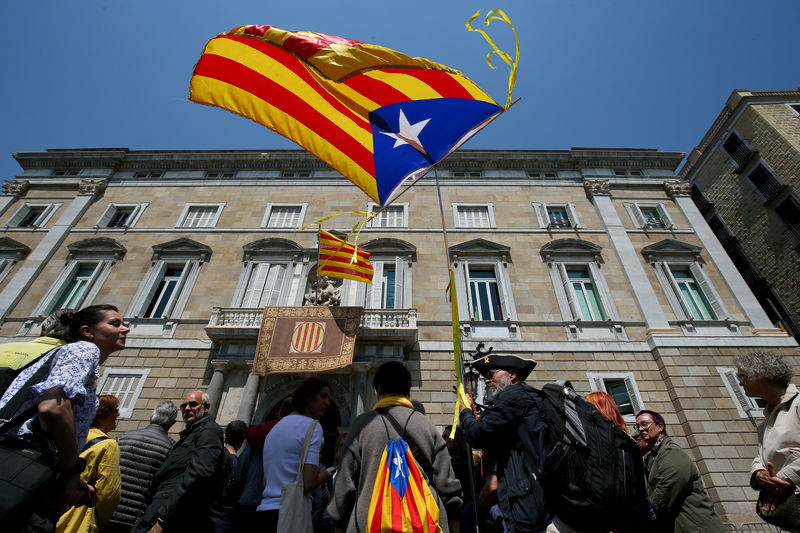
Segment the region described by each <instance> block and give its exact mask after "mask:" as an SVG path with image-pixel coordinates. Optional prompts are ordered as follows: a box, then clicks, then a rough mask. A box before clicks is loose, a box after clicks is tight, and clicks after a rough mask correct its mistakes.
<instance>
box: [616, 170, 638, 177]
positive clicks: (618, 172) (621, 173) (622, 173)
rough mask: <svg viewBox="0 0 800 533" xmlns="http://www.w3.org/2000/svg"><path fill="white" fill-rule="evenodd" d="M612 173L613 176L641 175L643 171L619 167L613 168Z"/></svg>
mask: <svg viewBox="0 0 800 533" xmlns="http://www.w3.org/2000/svg"><path fill="white" fill-rule="evenodd" d="M614 175H615V176H641V175H643V172H642V171H641V170H620V169H615V170H614Z"/></svg>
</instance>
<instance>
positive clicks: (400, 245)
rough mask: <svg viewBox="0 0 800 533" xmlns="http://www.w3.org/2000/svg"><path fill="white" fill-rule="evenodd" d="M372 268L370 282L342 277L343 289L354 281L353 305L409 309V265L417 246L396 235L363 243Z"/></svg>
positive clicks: (344, 291)
mask: <svg viewBox="0 0 800 533" xmlns="http://www.w3.org/2000/svg"><path fill="white" fill-rule="evenodd" d="M363 249H364V250H365V251H367V252H369V253H370V254H371V255H370V258H369V260H370V263H371V264H372V268H373V269H374V271H375V272H374V274H373V276H372V284H367V283H358V282H353V281H349V280H345V283H344V285H343V287H342V289H343V290H342V292H343V293H346V292H347V291H348V290H351V288H352V287H353V284H355V287H354V290H355V294H356V298H355V302H356V305H363V306H364V308H366V309H410V308H411V307H412V306H411V272H412V269H411V265H412V262H413V261H414V259H415V257H416V248H414V247H413V246H412V245H410V244H408V243H407V242H405V241H400V240H397V239H375V240H373V241H370V242H368V243H366V244H364V245H363Z"/></svg>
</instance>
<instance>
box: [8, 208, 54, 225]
mask: <svg viewBox="0 0 800 533" xmlns="http://www.w3.org/2000/svg"><path fill="white" fill-rule="evenodd" d="M59 207H61V203H54V204H28V203H26V204H23V205H22V207H20V208H19V209H17V212H16V213H14V215H13V216H12V217H11V218H10V219H9V221H8V223H7V224H6V226H7V227H9V228H42V227H44V225H45V224H47V221H48V220H50V217H52V216H53V213H55V212H56V209H58V208H59Z"/></svg>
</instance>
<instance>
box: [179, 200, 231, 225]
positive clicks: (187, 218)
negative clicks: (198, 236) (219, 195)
mask: <svg viewBox="0 0 800 533" xmlns="http://www.w3.org/2000/svg"><path fill="white" fill-rule="evenodd" d="M223 207H225V204H224V203H222V204H186V206H185V207H184V208H183V212H182V213H181V216H180V217H178V224H177V225H176V226H175V227H178V228H213V227H214V226H216V225H217V220H219V215H220V214H221V213H222V208H223Z"/></svg>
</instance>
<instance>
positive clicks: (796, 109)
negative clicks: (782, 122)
mask: <svg viewBox="0 0 800 533" xmlns="http://www.w3.org/2000/svg"><path fill="white" fill-rule="evenodd" d="M787 105H788V106H789V108H790V109H791V110H792V111H794V112H795V113H797V115H798V116H800V104H787Z"/></svg>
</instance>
